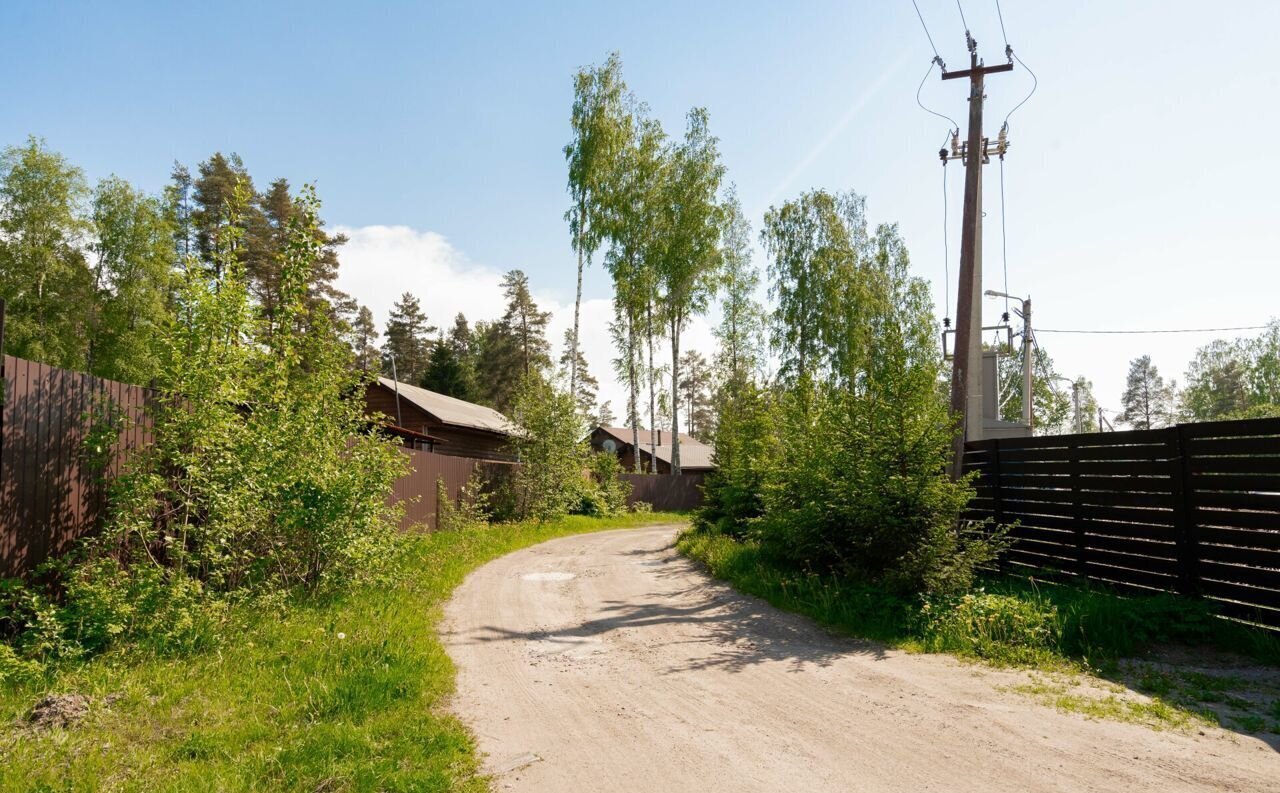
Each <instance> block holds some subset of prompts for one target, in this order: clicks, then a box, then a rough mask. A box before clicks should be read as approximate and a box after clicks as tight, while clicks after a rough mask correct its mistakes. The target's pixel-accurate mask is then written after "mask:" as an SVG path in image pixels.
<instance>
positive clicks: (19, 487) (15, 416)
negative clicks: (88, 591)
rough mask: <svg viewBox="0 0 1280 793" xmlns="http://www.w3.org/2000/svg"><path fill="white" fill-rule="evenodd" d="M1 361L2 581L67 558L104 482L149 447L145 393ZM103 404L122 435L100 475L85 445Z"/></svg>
mask: <svg viewBox="0 0 1280 793" xmlns="http://www.w3.org/2000/svg"><path fill="white" fill-rule="evenodd" d="M0 360H2V361H3V364H2V365H3V371H0V376H3V378H4V403H3V405H0V577H9V576H17V575H19V574H21V573H23V572H26V571H28V570H31V569H32V568H34V567H35V566H36V565H38V564H40V563H41V562H43V561H44V560H45V559H47V558H49V557H50V556H55V555H57V554H59V553H62V552H64V551H66V550H67V549H68V548H69V547H70V545H71V544H72V543H73V542H74V541H75V540H76V538H78V537H80V536H81V535H83V534H85V533H86V532H88V531H90V530H91V529H93V528H94V527H95V526H96V525H97V524H98V521H99V519H100V518H101V516H102V513H103V510H104V508H105V507H106V486H105V481H106V478H108V477H110V476H112V475H114V474H116V473H117V472H118V471H119V469H120V465H121V463H122V461H123V460H124V459H125V457H126V456H127V455H128V454H129V453H130V452H131V451H132V450H133V449H135V448H137V447H139V446H141V445H144V444H147V443H149V442H150V441H151V435H150V432H149V426H150V425H149V422H148V419H147V416H146V413H145V410H144V408H145V405H146V403H147V400H148V398H149V397H150V392H149V391H148V390H147V389H145V388H141V387H139V386H133V385H125V384H124V383H117V382H115V381H113V380H104V379H101V378H98V377H93V376H91V375H87V374H83V373H80V372H72V371H68V370H66V369H59V368H57V367H56V366H47V365H45V364H40V363H34V362H32V361H26V360H23V359H21V358H14V357H13V356H9V355H6V356H4V357H3V359H0ZM109 405H110V406H114V409H115V410H118V411H119V412H120V413H121V414H122V415H121V418H122V420H123V421H122V424H121V426H122V427H123V428H122V429H121V430H120V432H119V436H118V439H117V440H118V442H117V444H116V446H115V447H114V449H112V450H111V451H110V453H109V457H108V459H107V460H106V468H105V470H104V469H102V468H101V467H100V466H97V465H95V464H93V461H92V459H91V454H90V453H89V452H88V451H87V450H86V449H85V448H84V440H85V437H86V436H87V435H88V434H89V433H90V431H91V430H92V428H93V426H94V424H95V422H100V421H101V420H102V418H103V417H104V416H105V415H106V414H105V411H106V410H107V409H109V408H108V406H109Z"/></svg>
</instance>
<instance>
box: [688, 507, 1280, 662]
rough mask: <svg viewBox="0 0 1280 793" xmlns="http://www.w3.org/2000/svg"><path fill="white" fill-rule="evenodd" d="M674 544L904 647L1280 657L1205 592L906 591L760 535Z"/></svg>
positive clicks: (737, 577) (1020, 657) (792, 604)
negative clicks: (814, 567) (828, 569)
mask: <svg viewBox="0 0 1280 793" xmlns="http://www.w3.org/2000/svg"><path fill="white" fill-rule="evenodd" d="M677 547H678V548H679V550H680V552H681V553H683V554H685V555H686V556H689V557H690V558H692V559H695V560H697V561H698V562H701V563H702V564H704V565H706V566H707V569H708V570H709V571H710V572H711V574H712V575H714V576H716V577H717V578H722V579H724V580H727V581H729V582H730V583H732V584H733V585H734V586H735V587H737V588H738V589H740V590H742V591H743V592H747V593H749V594H752V595H756V596H759V597H762V598H764V599H765V600H767V601H769V602H770V603H772V604H774V605H776V606H779V607H781V608H785V609H788V610H791V611H796V612H799V613H802V614H806V615H808V616H810V617H812V618H814V619H816V620H817V621H819V622H821V623H823V624H825V625H829V626H832V627H834V628H837V629H840V630H843V631H847V632H849V633H852V634H855V635H858V636H864V637H867V638H870V639H876V640H878V641H883V642H886V643H889V644H891V645H894V646H900V647H906V648H909V649H922V650H926V651H928V652H946V653H953V654H956V655H961V656H966V657H974V658H982V659H984V660H987V661H991V662H994V663H1000V664H1015V665H1027V666H1036V667H1050V668H1051V667H1055V666H1061V665H1064V664H1077V663H1080V664H1084V665H1086V666H1089V667H1092V668H1098V667H1100V666H1108V665H1113V662H1114V661H1115V659H1117V658H1120V657H1132V656H1134V655H1135V654H1137V653H1140V652H1142V651H1143V650H1145V649H1147V648H1149V647H1152V646H1156V645H1163V644H1170V643H1177V644H1185V645H1193V646H1211V647H1215V648H1218V649H1221V650H1226V651H1231V652H1237V653H1241V654H1244V655H1247V656H1250V657H1252V658H1255V659H1257V660H1259V661H1261V662H1263V663H1267V664H1276V663H1280V639H1278V638H1277V637H1276V636H1275V635H1273V634H1270V633H1268V632H1266V631H1262V630H1256V629H1252V628H1249V627H1248V626H1245V625H1241V624H1240V623H1235V622H1229V621H1227V620H1223V619H1219V618H1217V617H1215V616H1214V615H1213V610H1212V606H1211V605H1210V604H1208V603H1206V602H1205V601H1201V600H1189V599H1186V598H1180V597H1177V596H1175V595H1155V596H1150V597H1122V596H1119V595H1117V594H1115V593H1114V592H1111V591H1109V590H1107V589H1105V588H1096V587H1083V586H1073V585H1067V584H1062V585H1055V584H1047V583H1044V582H1040V581H1036V580H1034V579H1027V578H1020V577H999V576H992V577H988V578H986V579H984V580H983V581H982V582H981V583H982V586H981V587H979V588H977V589H973V590H971V591H969V592H965V593H958V594H953V595H932V596H928V597H925V598H919V597H906V596H901V595H896V594H893V593H891V592H889V591H887V590H886V589H885V588H883V587H880V586H875V585H872V584H869V583H867V582H866V581H865V580H863V579H861V578H859V577H856V576H848V575H834V574H819V573H816V572H814V571H809V570H799V569H797V568H796V567H795V566H794V565H792V564H791V563H790V562H789V561H788V560H786V559H782V558H779V557H778V556H777V554H776V553H775V552H773V551H772V550H771V549H770V548H768V547H767V546H765V545H763V544H762V543H761V542H760V541H759V540H752V539H747V540H735V539H733V538H732V537H728V536H726V535H723V534H717V533H712V532H706V531H701V530H691V531H686V532H684V533H683V534H681V536H680V538H679V540H678V541H677Z"/></svg>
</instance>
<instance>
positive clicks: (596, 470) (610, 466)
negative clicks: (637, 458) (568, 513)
mask: <svg viewBox="0 0 1280 793" xmlns="http://www.w3.org/2000/svg"><path fill="white" fill-rule="evenodd" d="M588 470H589V471H590V473H591V478H590V479H589V480H587V482H586V485H587V487H586V489H585V492H584V493H583V499H582V507H581V508H580V509H579V510H578V511H579V512H580V513H581V514H583V515H616V514H618V513H620V512H626V511H627V496H629V495H631V483H630V482H627V481H625V480H623V479H620V478H619V476H618V475H619V474H620V473H622V466H621V465H619V463H618V457H617V455H614V454H610V453H607V452H599V453H596V454H592V455H591V456H590V458H589V469H588Z"/></svg>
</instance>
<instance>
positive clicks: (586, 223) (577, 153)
mask: <svg viewBox="0 0 1280 793" xmlns="http://www.w3.org/2000/svg"><path fill="white" fill-rule="evenodd" d="M573 94H574V96H573V109H572V111H571V113H570V116H569V126H570V128H571V129H572V139H571V140H570V142H569V143H568V144H567V145H566V146H565V147H564V156H565V160H566V161H567V162H568V165H569V194H570V196H571V198H572V200H573V205H572V207H570V209H569V211H568V212H567V213H566V214H565V217H566V219H567V220H568V221H569V233H570V235H571V237H570V238H571V243H572V245H573V249H574V251H575V252H577V254H578V287H577V292H576V295H575V297H574V302H573V329H572V331H571V332H570V353H569V356H570V357H569V360H570V364H569V395H570V396H571V397H574V398H576V397H577V388H578V369H577V362H578V354H579V352H580V347H581V345H580V343H579V316H580V313H581V309H582V273H583V270H584V269H585V268H586V266H587V265H589V264H590V263H591V257H592V255H593V254H594V253H595V251H596V249H597V248H599V247H600V243H601V240H602V237H603V235H604V233H605V223H606V221H605V216H606V215H607V213H608V212H609V211H610V207H609V204H610V201H611V200H612V196H611V193H612V192H614V190H613V188H614V185H613V182H614V180H615V179H616V177H617V175H618V165H619V159H620V156H621V153H622V151H623V149H624V148H625V146H626V145H627V141H628V137H629V126H630V120H629V119H628V117H627V116H628V108H627V105H628V99H627V87H626V83H625V82H623V79H622V59H621V57H620V56H619V55H618V53H616V52H614V53H611V54H610V55H609V57H608V59H606V60H605V62H604V63H603V64H602V65H600V66H596V67H589V68H585V69H580V70H579V71H578V73H577V74H576V75H575V76H574V91H573Z"/></svg>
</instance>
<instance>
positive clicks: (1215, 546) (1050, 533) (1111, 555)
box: [965, 419, 1280, 629]
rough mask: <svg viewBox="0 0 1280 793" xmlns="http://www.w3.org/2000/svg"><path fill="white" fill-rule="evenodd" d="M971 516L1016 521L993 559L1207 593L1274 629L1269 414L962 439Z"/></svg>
mask: <svg viewBox="0 0 1280 793" xmlns="http://www.w3.org/2000/svg"><path fill="white" fill-rule="evenodd" d="M965 467H966V469H967V470H970V471H975V472H977V473H978V478H977V482H976V485H977V495H976V497H975V498H974V500H973V502H972V503H971V504H970V515H971V516H972V517H975V518H988V517H989V518H993V519H995V520H996V521H997V522H999V523H1014V522H1015V521H1016V523H1017V525H1016V527H1015V528H1014V529H1013V530H1012V533H1011V536H1012V537H1013V538H1015V542H1014V544H1013V546H1012V547H1011V548H1010V550H1008V551H1007V553H1006V557H1005V560H1004V561H1005V562H1006V563H1007V565H1008V566H1010V567H1013V568H1022V569H1034V570H1040V571H1045V570H1053V571H1060V572H1062V573H1066V574H1070V575H1073V576H1079V577H1082V578H1086V579H1089V580H1094V581H1100V582H1104V583H1106V584H1109V585H1111V586H1114V587H1116V588H1118V589H1122V590H1130V591H1145V592H1151V591H1153V590H1158V591H1170V592H1179V593H1182V594H1186V595H1197V596H1202V597H1206V598H1209V599H1212V600H1214V601H1216V602H1217V603H1218V604H1219V605H1220V606H1221V611H1222V612H1223V613H1224V614H1227V615H1230V616H1233V617H1239V618H1242V619H1247V620H1251V621H1256V622H1260V623H1263V624H1266V625H1269V626H1271V627H1272V628H1277V629H1280V419H1258V420H1248V421H1223V422H1212V423H1203V424H1181V425H1178V426H1176V427H1169V428H1166V429H1159V430H1140V431H1134V432H1114V433H1097V434H1088V435H1060V436H1049V437H1037V438H1004V439H1000V440H990V441H979V442H976V443H970V444H968V445H967V446H966V452H965Z"/></svg>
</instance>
